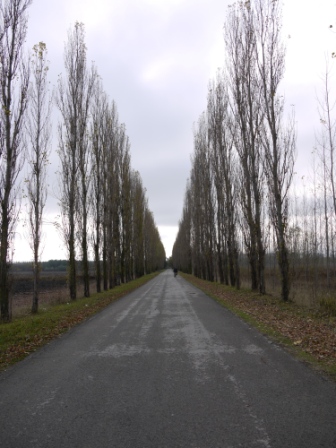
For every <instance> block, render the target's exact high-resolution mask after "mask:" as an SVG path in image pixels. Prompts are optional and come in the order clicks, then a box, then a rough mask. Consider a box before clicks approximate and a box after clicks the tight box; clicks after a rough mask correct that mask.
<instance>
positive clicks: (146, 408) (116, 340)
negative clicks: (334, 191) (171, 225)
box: [0, 271, 336, 448]
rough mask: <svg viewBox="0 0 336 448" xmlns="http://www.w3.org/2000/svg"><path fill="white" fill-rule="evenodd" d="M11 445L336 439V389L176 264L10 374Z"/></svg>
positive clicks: (297, 445)
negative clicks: (177, 269)
mask: <svg viewBox="0 0 336 448" xmlns="http://www.w3.org/2000/svg"><path fill="white" fill-rule="evenodd" d="M0 446H1V448H9V447H10V448H29V447H34V448H39V447H41V448H49V447H50V448H51V447H52V448H75V447H78V448H86V447H87V448H94V447H97V448H105V447H106V448H107V447H109V448H110V447H118V448H126V447H130V448H140V447H141V448H147V447H148V448H151V447H155V448H164V447H165V448H177V447H183V448H217V447H218V448H229V447H230V448H231V447H232V448H238V447H244V448H253V447H264V448H265V447H266V448H269V447H273V448H290V447H293V448H301V447H302V448H309V447H311V448H316V447H326V448H334V447H336V386H335V384H334V383H332V382H330V381H328V380H326V379H324V378H322V377H321V376H319V375H318V374H316V373H314V372H312V371H311V370H310V369H309V368H308V367H306V366H305V365H304V364H302V363H301V362H299V361H297V360H295V359H293V358H292V357H291V356H290V355H288V354H287V353H286V352H284V351H283V350H282V349H281V348H279V347H278V346H276V345H274V344H272V343H271V342H270V341H269V340H268V339H266V338H265V337H263V336H261V335H260V334H259V333H258V332H257V331H256V330H254V329H252V328H250V327H249V326H248V325H247V324H246V323H244V322H242V321H241V320H240V319H238V318H237V317H235V316H234V315H233V314H232V313H231V312H229V311H227V310H226V309H225V308H223V307H221V306H220V305H219V304H218V303H216V302H215V301H213V300H212V299H210V298H208V297H207V296H206V295H204V294H203V293H202V292H201V291H200V290H198V289H196V288H195V287H194V286H192V285H190V284H189V283H187V282H186V281H185V280H183V279H182V278H180V277H179V276H178V277H177V278H174V277H173V274H172V272H171V271H167V272H165V273H163V274H161V275H159V276H158V277H156V278H155V279H154V280H152V281H151V282H150V283H147V284H146V285H144V286H143V287H141V288H139V289H138V290H137V291H134V292H133V293H131V294H129V295H128V296H126V297H124V298H123V299H121V300H119V301H117V302H115V303H113V304H112V305H111V306H109V307H108V308H107V309H106V310H104V311H103V312H101V313H99V314H98V315H96V316H95V317H93V318H91V319H90V320H88V321H87V322H86V323H84V324H82V325H79V326H78V327H76V328H75V329H73V330H71V331H70V332H69V333H67V334H66V335H63V336H62V337H61V338H59V339H57V340H56V341H53V342H52V343H50V344H48V345H47V346H45V347H44V348H43V349H41V350H39V351H38V352H36V353H34V354H33V355H31V356H29V357H28V358H26V359H25V360H24V361H22V362H21V363H19V364H17V365H16V366H14V367H12V368H10V369H9V370H7V371H6V372H3V373H1V374H0Z"/></svg>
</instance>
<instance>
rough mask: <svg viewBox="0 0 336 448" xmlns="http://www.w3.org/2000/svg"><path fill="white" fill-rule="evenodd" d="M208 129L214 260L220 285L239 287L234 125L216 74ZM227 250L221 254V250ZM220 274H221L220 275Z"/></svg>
mask: <svg viewBox="0 0 336 448" xmlns="http://www.w3.org/2000/svg"><path fill="white" fill-rule="evenodd" d="M208 126H209V145H210V152H211V157H210V161H211V165H212V169H213V172H214V183H215V188H216V196H217V204H216V206H217V213H216V215H217V253H218V255H217V258H218V270H219V278H220V281H221V282H224V280H225V282H226V284H228V279H229V278H230V283H231V285H232V286H237V288H239V286H240V276H239V272H240V271H239V263H238V247H237V240H236V234H237V232H236V227H237V222H236V221H237V205H238V198H237V191H238V188H237V162H238V161H237V156H236V152H235V148H234V143H235V128H236V126H235V123H234V120H233V117H232V114H231V113H230V107H229V96H228V89H227V80H226V77H225V75H224V73H222V72H218V74H217V79H216V81H215V82H213V83H211V84H210V88H209V93H208ZM225 248H226V249H227V251H226V252H225V251H224V249H225ZM223 274H224V275H223Z"/></svg>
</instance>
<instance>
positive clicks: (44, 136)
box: [26, 42, 51, 313]
mask: <svg viewBox="0 0 336 448" xmlns="http://www.w3.org/2000/svg"><path fill="white" fill-rule="evenodd" d="M46 56H47V48H46V45H45V43H43V42H40V43H39V44H37V45H34V47H33V56H32V74H33V81H32V84H31V86H30V108H29V112H30V115H29V120H28V135H29V140H30V147H29V152H28V154H29V155H28V163H29V167H30V169H29V173H28V178H27V181H26V182H27V193H28V199H29V205H30V207H29V221H28V223H29V233H30V244H31V248H32V251H33V260H34V261H33V278H34V280H33V282H34V286H33V303H32V313H37V311H38V300H39V272H40V251H41V237H42V217H43V209H44V206H45V203H46V198H47V185H46V173H47V163H48V158H49V155H50V146H49V144H50V134H51V125H50V112H51V96H50V95H49V91H48V84H47V73H48V62H47V60H46Z"/></svg>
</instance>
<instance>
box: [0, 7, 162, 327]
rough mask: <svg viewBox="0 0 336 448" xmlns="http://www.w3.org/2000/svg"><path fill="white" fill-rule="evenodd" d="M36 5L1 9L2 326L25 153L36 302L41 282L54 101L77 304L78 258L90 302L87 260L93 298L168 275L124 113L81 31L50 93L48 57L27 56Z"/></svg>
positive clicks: (43, 53) (65, 232) (40, 52)
mask: <svg viewBox="0 0 336 448" xmlns="http://www.w3.org/2000/svg"><path fill="white" fill-rule="evenodd" d="M30 4H31V1H30V0H5V1H1V2H0V16H1V17H0V20H1V22H0V70H1V72H0V83H1V86H0V87H1V92H0V95H1V100H2V104H3V107H2V109H1V111H0V169H1V178H0V182H1V184H0V195H1V197H0V200H1V215H0V219H1V222H0V224H1V226H0V236H1V242H0V244H1V245H0V277H1V279H0V281H1V284H0V303H1V319H2V320H5V321H6V320H10V317H11V316H10V306H9V268H10V261H11V248H12V244H13V234H14V233H13V232H14V228H15V225H16V223H17V220H18V210H19V206H18V204H17V199H18V188H19V186H18V182H17V178H18V176H19V173H20V171H21V169H22V167H23V155H25V156H26V160H27V162H28V164H29V166H30V169H29V175H28V176H27V179H26V185H27V197H28V200H29V219H28V228H29V232H30V242H31V248H32V252H33V260H34V261H33V271H34V297H33V305H32V312H37V311H38V284H39V270H40V262H39V260H40V256H41V239H42V224H43V211H44V207H45V204H46V199H47V185H46V177H47V167H48V160H49V157H50V154H51V143H50V142H51V125H50V116H51V112H52V105H53V103H54V102H55V103H56V106H57V109H58V110H59V112H60V117H61V119H60V121H59V125H58V154H59V160H60V170H59V186H60V191H59V204H60V211H61V213H60V214H61V223H59V224H58V228H59V230H60V232H61V234H62V236H63V238H64V243H65V245H66V247H67V250H68V255H69V270H68V281H69V290H70V297H71V299H73V300H74V299H76V297H77V278H78V273H77V263H76V260H77V259H80V260H81V276H82V278H83V282H84V295H85V296H86V297H88V296H89V295H90V281H89V280H90V273H89V258H90V253H93V254H94V259H95V270H96V273H95V274H96V290H97V292H100V291H101V289H102V288H104V289H105V290H106V289H108V288H112V287H113V286H115V285H117V284H120V283H121V282H127V281H129V280H131V279H134V278H136V277H138V276H141V275H144V274H146V273H150V272H153V271H154V270H157V269H160V268H163V266H164V263H165V251H164V247H163V245H162V242H161V239H160V236H159V232H158V229H157V227H156V225H155V221H154V218H153V215H152V213H151V212H150V210H149V208H148V202H147V199H146V193H145V188H144V187H143V184H142V180H141V177H140V174H139V173H138V172H135V171H134V170H132V167H131V157H130V142H129V138H128V136H127V134H126V128H125V125H124V124H122V123H120V121H119V117H118V112H117V106H116V104H115V102H114V101H112V102H111V101H110V100H109V98H108V95H107V94H106V92H105V91H104V89H103V85H102V81H101V79H100V77H99V75H98V72H97V69H96V67H95V66H94V65H93V64H92V66H91V67H88V66H87V49H86V45H85V31H84V25H83V24H81V23H76V24H75V26H74V28H73V29H71V30H70V31H69V34H68V41H67V43H66V45H65V52H64V63H65V74H64V75H60V77H59V79H58V83H57V87H56V89H55V92H54V94H51V93H50V92H49V90H48V79H47V77H48V61H47V49H46V45H45V44H44V43H42V42H41V43H39V44H38V45H35V46H34V48H33V53H32V57H31V60H25V59H24V56H23V43H24V40H25V36H26V31H27V9H28V7H29V5H30Z"/></svg>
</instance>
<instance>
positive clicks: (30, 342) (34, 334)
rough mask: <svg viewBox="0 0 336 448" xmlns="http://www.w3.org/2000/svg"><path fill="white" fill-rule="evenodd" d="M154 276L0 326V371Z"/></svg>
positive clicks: (144, 277) (49, 308) (42, 309)
mask: <svg viewBox="0 0 336 448" xmlns="http://www.w3.org/2000/svg"><path fill="white" fill-rule="evenodd" d="M157 274H158V273H154V274H149V275H146V276H143V277H141V278H138V279H136V280H134V281H132V282H129V283H126V284H123V285H121V286H118V287H115V288H113V289H111V290H109V291H104V292H102V293H100V294H97V293H96V294H92V295H91V297H89V298H81V299H77V300H75V301H69V302H67V303H64V304H60V305H52V306H48V307H43V308H42V307H41V309H40V311H39V312H38V313H37V314H36V315H31V314H29V315H25V316H21V317H18V318H15V319H13V320H12V322H9V323H2V324H0V370H4V369H6V368H7V367H9V366H10V365H12V364H14V363H16V362H18V361H20V360H22V359H24V358H25V357H26V356H27V355H29V354H30V353H32V352H34V351H35V350H37V349H38V348H39V347H42V346H43V345H45V344H47V343H48V342H49V341H51V340H52V339H54V338H56V337H58V336H60V335H61V334H62V333H64V332H66V331H68V330H69V329H70V328H72V327H74V326H75V325H77V324H79V323H81V322H83V321H84V320H85V319H87V318H88V317H90V316H92V315H94V314H96V313H97V312H99V311H100V310H102V309H103V308H105V307H106V306H108V305H109V304H110V303H112V302H114V301H115V300H118V299H119V298H120V297H123V296H124V295H126V294H128V293H129V292H131V291H133V290H135V289H137V288H139V287H140V286H142V285H144V284H145V283H147V282H148V281H149V280H151V279H153V278H154V277H155V276H156V275H157Z"/></svg>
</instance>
